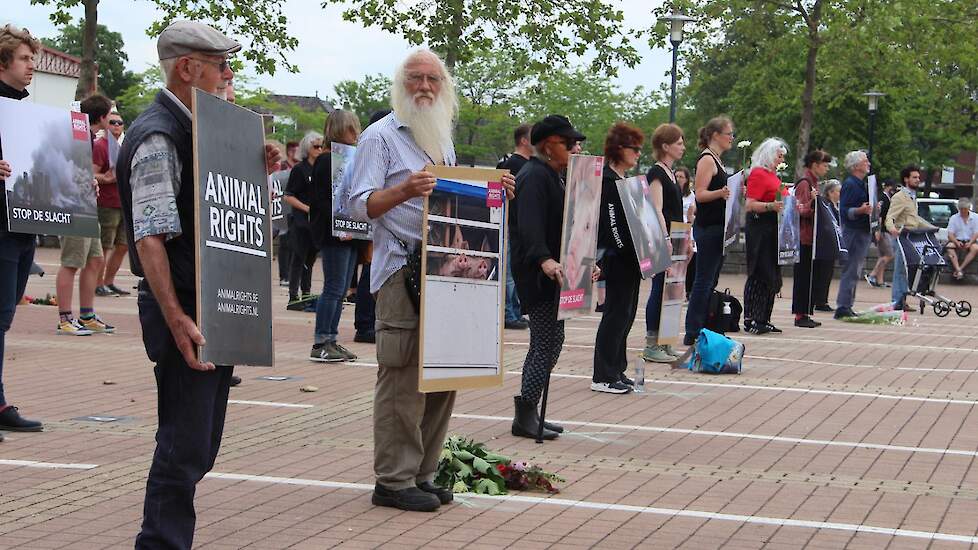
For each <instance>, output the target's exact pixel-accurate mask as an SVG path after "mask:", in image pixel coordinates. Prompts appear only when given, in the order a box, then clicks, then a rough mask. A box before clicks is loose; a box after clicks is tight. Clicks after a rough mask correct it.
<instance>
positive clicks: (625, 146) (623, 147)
mask: <svg viewBox="0 0 978 550" xmlns="http://www.w3.org/2000/svg"><path fill="white" fill-rule="evenodd" d="M621 148H622V149H631V150H632V151H635V154H636V155H641V154H642V148H641V147H639V146H638V145H622V146H621Z"/></svg>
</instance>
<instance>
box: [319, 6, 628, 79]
mask: <svg viewBox="0 0 978 550" xmlns="http://www.w3.org/2000/svg"><path fill="white" fill-rule="evenodd" d="M330 4H345V5H347V9H346V10H345V11H344V12H343V18H344V19H345V20H347V21H353V22H358V23H361V24H363V25H365V26H375V27H380V28H382V29H384V30H385V31H387V32H391V33H394V34H399V35H401V36H403V37H404V38H405V39H407V41H408V42H410V43H411V44H415V45H420V44H427V45H428V46H429V47H431V48H432V49H433V50H435V51H437V52H439V53H441V54H442V55H444V56H445V63H446V64H447V65H448V67H449V68H450V69H454V68H455V66H456V64H461V63H465V62H467V61H469V60H471V59H472V58H473V57H475V56H476V55H477V53H478V52H480V51H487V50H492V49H495V50H499V51H504V52H507V53H508V54H509V55H510V56H512V58H513V60H514V62H515V63H516V64H517V66H519V67H524V68H526V69H529V70H531V71H544V70H548V69H550V68H551V67H552V60H553V59H564V58H566V57H567V55H568V54H574V55H578V56H582V55H584V54H585V53H587V52H588V51H589V49H591V48H594V52H595V57H594V60H593V64H592V65H593V68H595V69H598V70H600V71H603V72H605V73H607V74H615V73H616V71H617V67H618V65H619V64H622V63H623V64H625V65H627V66H629V67H632V66H634V65H635V63H637V62H638V60H639V56H638V53H637V52H636V51H635V48H634V47H632V45H631V43H630V39H631V38H634V37H636V36H639V35H640V34H641V32H640V31H633V30H629V29H627V28H625V27H624V24H623V21H624V16H623V15H622V12H621V10H619V9H617V8H615V7H613V3H611V2H607V1H605V0H589V1H586V2H554V1H553V0H420V1H417V2H395V1H394V0H323V7H326V6H328V5H330Z"/></svg>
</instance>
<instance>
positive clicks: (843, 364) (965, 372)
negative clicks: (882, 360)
mask: <svg viewBox="0 0 978 550" xmlns="http://www.w3.org/2000/svg"><path fill="white" fill-rule="evenodd" d="M744 359H762V360H765V361H788V362H791V363H807V364H810V365H827V366H830V367H852V368H857V369H889V370H910V371H924V372H959V373H964V374H972V373H976V372H978V369H941V368H933V367H888V366H885V365H857V364H853V363H829V362H826V361H815V360H813V359H789V358H787V357H765V356H763V355H745V356H744Z"/></svg>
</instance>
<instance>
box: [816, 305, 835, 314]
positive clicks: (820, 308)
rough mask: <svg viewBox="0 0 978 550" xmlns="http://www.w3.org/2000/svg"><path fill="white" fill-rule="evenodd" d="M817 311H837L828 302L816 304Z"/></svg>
mask: <svg viewBox="0 0 978 550" xmlns="http://www.w3.org/2000/svg"><path fill="white" fill-rule="evenodd" d="M815 311H826V312H828V313H832V312H833V311H835V309H834V308H833V307H832V306H830V305H828V304H818V305H817V306H815Z"/></svg>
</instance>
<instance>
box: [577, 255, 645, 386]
mask: <svg viewBox="0 0 978 550" xmlns="http://www.w3.org/2000/svg"><path fill="white" fill-rule="evenodd" d="M616 267H617V266H616ZM641 283H642V279H641V277H639V275H638V273H637V270H636V273H635V275H633V276H624V277H621V278H615V279H613V280H609V281H608V282H607V284H606V285H605V295H604V309H603V313H602V314H601V323H600V324H599V325H598V333H597V335H596V336H595V340H594V374H593V375H592V377H591V381H592V382H597V383H602V382H607V383H611V382H618V381H619V380H621V375H622V374H623V373H624V372H625V369H627V368H628V356H627V354H626V352H625V350H626V348H627V346H628V333H629V331H631V329H632V323H633V322H634V321H635V312H636V311H637V310H638V291H639V286H640V285H641ZM660 295H661V292H660ZM660 302H661V300H660ZM656 313H658V310H657V311H656ZM646 315H648V314H646Z"/></svg>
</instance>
